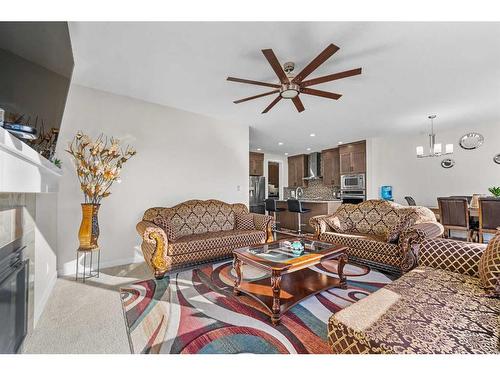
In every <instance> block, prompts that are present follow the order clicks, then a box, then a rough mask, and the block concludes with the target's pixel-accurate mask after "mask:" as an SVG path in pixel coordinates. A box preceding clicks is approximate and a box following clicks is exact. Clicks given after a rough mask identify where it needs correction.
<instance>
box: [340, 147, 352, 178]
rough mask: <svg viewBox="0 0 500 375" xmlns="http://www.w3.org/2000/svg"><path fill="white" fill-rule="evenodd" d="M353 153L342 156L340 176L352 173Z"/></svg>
mask: <svg viewBox="0 0 500 375" xmlns="http://www.w3.org/2000/svg"><path fill="white" fill-rule="evenodd" d="M351 172H352V171H351V153H350V152H347V153H344V154H340V174H348V173H351Z"/></svg>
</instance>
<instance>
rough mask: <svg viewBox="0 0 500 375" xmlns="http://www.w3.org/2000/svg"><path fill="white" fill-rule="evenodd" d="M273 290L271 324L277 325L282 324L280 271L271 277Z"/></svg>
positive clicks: (274, 272)
mask: <svg viewBox="0 0 500 375" xmlns="http://www.w3.org/2000/svg"><path fill="white" fill-rule="evenodd" d="M271 288H272V289H273V307H272V315H271V322H272V323H273V324H274V325H276V324H278V323H279V322H280V318H281V313H280V312H281V310H280V292H281V273H280V271H273V273H272V275H271Z"/></svg>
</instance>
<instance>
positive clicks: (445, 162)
mask: <svg viewBox="0 0 500 375" xmlns="http://www.w3.org/2000/svg"><path fill="white" fill-rule="evenodd" d="M454 165H455V160H453V159H443V160H442V161H441V167H443V168H446V169H448V168H451V167H453V166H454Z"/></svg>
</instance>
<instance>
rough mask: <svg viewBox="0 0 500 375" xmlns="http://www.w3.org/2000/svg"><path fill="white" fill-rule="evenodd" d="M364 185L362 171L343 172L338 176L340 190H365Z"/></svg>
mask: <svg viewBox="0 0 500 375" xmlns="http://www.w3.org/2000/svg"><path fill="white" fill-rule="evenodd" d="M365 187H366V185H365V175H364V173H359V174H345V175H342V176H340V189H341V190H365Z"/></svg>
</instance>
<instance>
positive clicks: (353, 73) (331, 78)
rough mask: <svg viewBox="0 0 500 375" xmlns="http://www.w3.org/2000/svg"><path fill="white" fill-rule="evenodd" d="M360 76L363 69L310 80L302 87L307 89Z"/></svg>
mask: <svg viewBox="0 0 500 375" xmlns="http://www.w3.org/2000/svg"><path fill="white" fill-rule="evenodd" d="M358 74H361V68H357V69H352V70H346V71H345V72H340V73H334V74H329V75H327V76H323V77H318V78H314V79H310V80H308V81H303V82H302V86H304V87H306V86H312V85H318V84H320V83H324V82H330V81H335V80H336V79H341V78H347V77H352V76H356V75H358Z"/></svg>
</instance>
